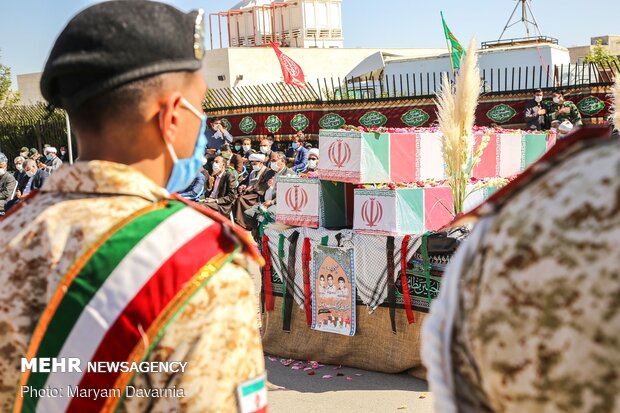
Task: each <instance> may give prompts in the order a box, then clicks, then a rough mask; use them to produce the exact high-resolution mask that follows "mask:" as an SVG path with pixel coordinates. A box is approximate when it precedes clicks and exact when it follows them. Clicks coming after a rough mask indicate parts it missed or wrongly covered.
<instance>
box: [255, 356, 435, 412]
mask: <svg viewBox="0 0 620 413" xmlns="http://www.w3.org/2000/svg"><path fill="white" fill-rule="evenodd" d="M279 360H280V359H277V360H276V361H272V360H270V358H268V357H265V366H266V367H267V371H268V373H269V381H270V382H271V383H272V384H273V385H276V386H281V387H284V388H285V389H283V390H270V391H269V412H270V413H291V412H292V413H315V412H321V413H322V412H329V413H341V412H342V413H345V412H355V413H361V412H364V413H366V412H368V413H375V412H376V413H387V412H407V411H409V412H415V413H432V412H433V409H432V396H431V394H430V393H428V391H427V389H428V387H427V385H426V382H425V381H422V380H419V379H416V378H414V377H411V376H408V375H405V374H382V373H373V372H368V371H364V370H356V369H351V368H347V367H343V368H341V369H338V370H334V366H324V367H320V368H318V369H316V370H313V371H314V373H315V374H314V375H308V373H309V371H304V370H303V369H300V370H293V369H292V366H293V365H292V364H291V365H289V366H284V365H282V364H281V363H280V361H279ZM338 373H342V374H343V375H342V376H338V375H337V374H338ZM360 374H361V375H360ZM324 375H332V376H333V377H332V378H329V379H324V378H322V377H323V376H324ZM347 376H348V377H350V378H351V380H347Z"/></svg>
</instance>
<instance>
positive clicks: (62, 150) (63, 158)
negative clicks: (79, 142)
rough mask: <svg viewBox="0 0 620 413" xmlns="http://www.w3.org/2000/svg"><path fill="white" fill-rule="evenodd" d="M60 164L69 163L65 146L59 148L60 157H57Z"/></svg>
mask: <svg viewBox="0 0 620 413" xmlns="http://www.w3.org/2000/svg"><path fill="white" fill-rule="evenodd" d="M58 157H59V158H60V160H61V161H62V163H69V152H67V147H66V146H64V145H63V146H61V147H60V155H58Z"/></svg>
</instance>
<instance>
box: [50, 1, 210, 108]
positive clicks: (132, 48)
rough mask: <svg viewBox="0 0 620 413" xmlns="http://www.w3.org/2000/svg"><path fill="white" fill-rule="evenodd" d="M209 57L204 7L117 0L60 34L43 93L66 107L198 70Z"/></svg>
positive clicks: (91, 11)
mask: <svg viewBox="0 0 620 413" xmlns="http://www.w3.org/2000/svg"><path fill="white" fill-rule="evenodd" d="M203 56H204V12H203V11H202V10H199V11H192V12H189V13H183V12H181V11H180V10H178V9H176V8H174V7H172V6H170V5H167V4H163V3H159V2H154V1H147V0H115V1H107V2H103V3H99V4H96V5H94V6H92V7H89V8H87V9H85V10H84V11H82V12H80V13H79V14H77V15H76V16H75V17H73V19H71V21H69V23H68V24H67V26H66V27H65V29H64V30H63V31H62V32H61V33H60V35H59V36H58V38H57V39H56V43H55V44H54V46H53V47H52V51H51V52H50V55H49V57H48V60H47V63H46V64H45V69H44V71H43V75H42V77H41V93H42V95H43V97H45V99H47V101H48V102H49V103H51V104H52V105H54V106H56V107H60V108H71V107H76V106H79V105H80V104H82V103H84V102H85V101H87V100H89V99H91V98H93V97H96V96H98V95H101V94H103V93H105V92H108V91H111V90H113V89H115V88H117V87H120V86H122V85H125V84H128V83H131V82H134V81H137V80H140V79H144V78H148V77H151V76H156V75H159V74H163V73H168V72H181V71H196V70H198V69H200V67H201V66H202V58H203Z"/></svg>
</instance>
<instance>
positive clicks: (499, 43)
mask: <svg viewBox="0 0 620 413" xmlns="http://www.w3.org/2000/svg"><path fill="white" fill-rule="evenodd" d="M533 43H535V44H549V43H551V44H558V39H556V38H554V37H548V36H535V37H518V38H516V39H503V40H493V41H491V42H482V44H481V48H482V49H490V48H493V47H504V46H518V45H521V44H533Z"/></svg>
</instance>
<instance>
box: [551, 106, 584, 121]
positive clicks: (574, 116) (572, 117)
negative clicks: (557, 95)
mask: <svg viewBox="0 0 620 413" xmlns="http://www.w3.org/2000/svg"><path fill="white" fill-rule="evenodd" d="M561 108H568V109H569V110H570V111H569V112H567V113H558V110H559V109H561ZM547 113H549V117H550V118H551V120H552V121H553V120H559V121H560V122H564V121H565V120H568V121H570V122H571V123H572V124H573V125H574V126H581V125H583V122H582V121H581V113H580V112H579V109H577V105H575V104H574V103H573V102H571V101H570V100H565V101H564V102H563V103H561V104H557V103H553V102H551V103H550V104H549V106H548V108H547Z"/></svg>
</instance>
